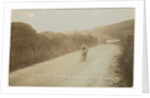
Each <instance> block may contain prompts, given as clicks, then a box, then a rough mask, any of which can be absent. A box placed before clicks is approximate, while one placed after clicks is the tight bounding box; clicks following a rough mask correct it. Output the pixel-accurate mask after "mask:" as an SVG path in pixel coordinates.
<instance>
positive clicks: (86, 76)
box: [9, 44, 121, 87]
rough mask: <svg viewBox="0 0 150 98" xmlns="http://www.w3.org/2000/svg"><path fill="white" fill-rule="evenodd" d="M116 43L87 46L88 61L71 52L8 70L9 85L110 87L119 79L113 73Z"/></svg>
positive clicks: (117, 54) (117, 49)
mask: <svg viewBox="0 0 150 98" xmlns="http://www.w3.org/2000/svg"><path fill="white" fill-rule="evenodd" d="M120 54H121V51H120V48H119V46H117V45H111V44H103V45H99V46H96V47H93V48H90V49H89V52H88V56H87V61H86V62H82V63H81V62H80V52H79V51H77V52H73V53H69V54H66V55H64V56H60V57H58V58H55V59H52V60H49V61H45V62H42V63H38V64H35V65H32V66H30V67H27V68H23V69H20V70H17V71H14V72H11V73H10V76H9V85H10V86H59V87H60V86H61V87H64V86H65V87H110V86H113V84H114V83H117V82H119V80H120V79H121V78H120V76H119V75H118V74H117V73H115V71H116V70H118V68H117V64H118V62H117V58H118V57H119V55H120Z"/></svg>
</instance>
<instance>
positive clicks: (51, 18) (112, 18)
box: [12, 9, 134, 32]
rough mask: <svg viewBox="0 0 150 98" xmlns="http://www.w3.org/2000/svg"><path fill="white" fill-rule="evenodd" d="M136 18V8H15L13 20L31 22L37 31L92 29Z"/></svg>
mask: <svg viewBox="0 0 150 98" xmlns="http://www.w3.org/2000/svg"><path fill="white" fill-rule="evenodd" d="M130 19H134V9H72V10H71V9H70V10H65V9H64V10H59V9H57V10H48V9H43V10H13V11H12V22H24V23H28V24H30V25H31V26H32V27H33V28H34V29H36V30H37V32H42V31H48V30H50V31H54V32H65V31H74V30H86V29H92V28H94V27H98V26H105V25H109V24H113V23H118V22H121V21H125V20H130Z"/></svg>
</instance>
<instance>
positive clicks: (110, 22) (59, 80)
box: [9, 8, 135, 88]
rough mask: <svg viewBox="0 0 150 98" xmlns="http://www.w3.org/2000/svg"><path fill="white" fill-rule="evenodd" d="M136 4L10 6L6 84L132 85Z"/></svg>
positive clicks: (48, 85) (49, 85)
mask: <svg viewBox="0 0 150 98" xmlns="http://www.w3.org/2000/svg"><path fill="white" fill-rule="evenodd" d="M134 20H135V9H134V8H74V9H69V8H68V9H13V10H11V23H10V24H11V27H10V28H11V31H10V34H11V40H10V58H9V59H10V62H9V86H12V87H14V86H15V87H16V86H19V87H22V86H23V87H130V88H131V87H133V85H134V84H133V83H134V81H133V80H134V79H133V78H134V77H133V72H134V70H133V67H134V27H135V26H134V25H135V24H134Z"/></svg>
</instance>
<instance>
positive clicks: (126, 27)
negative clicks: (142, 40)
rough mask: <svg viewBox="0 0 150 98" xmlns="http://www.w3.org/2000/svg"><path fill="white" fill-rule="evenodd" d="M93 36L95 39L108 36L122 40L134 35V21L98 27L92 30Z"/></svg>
mask: <svg viewBox="0 0 150 98" xmlns="http://www.w3.org/2000/svg"><path fill="white" fill-rule="evenodd" d="M92 32H93V33H92V35H93V36H95V37H100V36H101V35H104V34H107V35H109V36H112V37H117V38H120V37H121V36H122V35H123V36H128V35H133V34H134V20H127V21H123V22H120V23H116V24H112V25H108V26H104V27H96V28H94V29H93V30H92Z"/></svg>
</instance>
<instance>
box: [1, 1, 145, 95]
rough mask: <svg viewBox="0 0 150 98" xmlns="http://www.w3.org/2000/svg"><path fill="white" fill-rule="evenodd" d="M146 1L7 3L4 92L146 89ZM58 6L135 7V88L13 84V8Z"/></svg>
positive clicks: (135, 91)
mask: <svg viewBox="0 0 150 98" xmlns="http://www.w3.org/2000/svg"><path fill="white" fill-rule="evenodd" d="M143 4H144V2H143V1H139V0H137V1H107V2H104V1H99V2H30V3H29V2H24V3H5V9H4V32H3V33H4V34H3V35H4V36H3V38H4V40H3V57H2V85H1V91H2V93H30V94H102V95H139V94H141V93H142V64H143V61H142V58H143V19H144V18H143V8H144V6H143ZM55 8H59V9H61V8H135V50H134V52H135V53H134V86H133V87H132V88H71V87H69V88H63V87H61V88H59V87H9V86H8V76H9V74H8V73H9V72H8V69H9V50H10V27H11V26H10V23H11V10H12V9H55Z"/></svg>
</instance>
